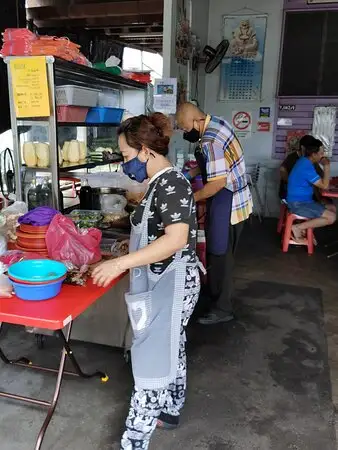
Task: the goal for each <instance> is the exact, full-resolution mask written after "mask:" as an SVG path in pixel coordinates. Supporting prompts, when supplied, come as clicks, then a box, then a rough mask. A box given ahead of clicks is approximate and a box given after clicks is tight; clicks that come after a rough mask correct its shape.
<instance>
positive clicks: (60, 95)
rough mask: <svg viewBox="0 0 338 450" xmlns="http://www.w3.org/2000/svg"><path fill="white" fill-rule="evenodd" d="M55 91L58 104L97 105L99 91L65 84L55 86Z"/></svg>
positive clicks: (89, 106) (88, 106)
mask: <svg viewBox="0 0 338 450" xmlns="http://www.w3.org/2000/svg"><path fill="white" fill-rule="evenodd" d="M55 92H56V104H57V105H58V106H65V105H67V106H86V107H87V108H91V107H94V106H96V105H97V101H98V96H99V92H100V91H99V90H98V89H91V88H84V87H81V86H73V85H70V84H66V85H63V86H57V87H56V89H55Z"/></svg>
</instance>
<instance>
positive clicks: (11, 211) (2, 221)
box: [0, 202, 28, 241]
mask: <svg viewBox="0 0 338 450" xmlns="http://www.w3.org/2000/svg"><path fill="white" fill-rule="evenodd" d="M27 211H28V208H27V205H26V203H24V202H15V203H13V204H12V205H11V206H8V207H7V208H5V209H3V210H2V211H1V213H0V234H2V235H3V236H6V238H7V239H8V240H9V241H15V240H16V229H17V227H18V226H19V223H18V219H19V217H21V216H23V215H24V214H26V213H27Z"/></svg>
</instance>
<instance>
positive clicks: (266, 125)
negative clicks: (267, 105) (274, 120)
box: [257, 122, 271, 132]
mask: <svg viewBox="0 0 338 450" xmlns="http://www.w3.org/2000/svg"><path fill="white" fill-rule="evenodd" d="M270 130H271V124H270V122H258V123H257V131H265V132H268V131H270Z"/></svg>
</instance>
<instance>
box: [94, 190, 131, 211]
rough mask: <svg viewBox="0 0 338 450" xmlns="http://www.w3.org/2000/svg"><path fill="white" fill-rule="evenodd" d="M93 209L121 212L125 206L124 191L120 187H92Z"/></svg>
mask: <svg viewBox="0 0 338 450" xmlns="http://www.w3.org/2000/svg"><path fill="white" fill-rule="evenodd" d="M92 192H93V209H96V210H101V211H114V212H122V211H124V210H125V208H126V206H127V203H128V202H127V199H126V191H125V190H124V189H121V188H108V187H101V188H93V190H92Z"/></svg>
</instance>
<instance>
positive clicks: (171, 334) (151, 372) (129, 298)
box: [125, 181, 197, 389]
mask: <svg viewBox="0 0 338 450" xmlns="http://www.w3.org/2000/svg"><path fill="white" fill-rule="evenodd" d="M157 184H158V181H157V182H156V181H155V182H154V186H153V188H152V191H151V193H150V195H149V197H148V200H147V202H146V205H145V208H144V212H143V217H142V221H141V223H140V224H139V225H137V226H134V225H133V224H132V232H131V237H130V247H129V250H130V252H135V251H137V250H139V249H141V248H144V247H146V246H147V245H148V219H149V211H150V206H151V202H152V199H153V197H154V192H155V189H156V186H157ZM188 266H195V267H197V263H196V264H193V263H187V261H186V260H185V258H182V251H179V252H177V253H176V255H175V258H174V261H173V262H172V263H171V264H170V265H169V266H168V267H167V269H166V270H165V271H164V272H163V273H162V274H160V275H159V274H154V273H153V272H152V271H151V269H150V266H149V265H148V266H142V267H137V268H135V269H132V270H131V271H130V292H129V293H127V294H126V295H125V299H126V303H127V307H128V313H129V318H130V322H131V326H132V329H133V332H134V340H133V344H132V347H131V358H132V368H133V375H134V381H135V386H136V387H137V388H139V389H165V388H167V387H168V386H169V385H170V383H172V382H173V381H174V380H175V378H176V374H177V364H178V354H179V345H180V331H181V321H182V311H183V300H184V295H185V279H186V272H187V267H188Z"/></svg>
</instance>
